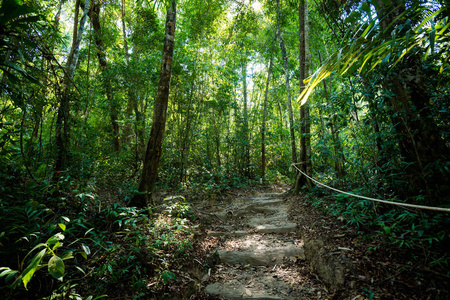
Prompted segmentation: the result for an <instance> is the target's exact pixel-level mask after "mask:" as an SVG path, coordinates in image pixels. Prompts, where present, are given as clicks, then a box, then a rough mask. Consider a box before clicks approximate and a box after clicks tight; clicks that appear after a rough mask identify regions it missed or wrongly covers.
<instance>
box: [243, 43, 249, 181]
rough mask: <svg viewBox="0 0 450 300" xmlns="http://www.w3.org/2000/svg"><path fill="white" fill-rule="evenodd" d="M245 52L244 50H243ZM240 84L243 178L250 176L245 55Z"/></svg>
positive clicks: (245, 56)
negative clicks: (242, 104) (242, 103)
mask: <svg viewBox="0 0 450 300" xmlns="http://www.w3.org/2000/svg"><path fill="white" fill-rule="evenodd" d="M244 51H245V49H244ZM242 77H243V78H242V80H243V81H242V83H243V94H244V128H243V135H244V157H243V163H244V165H243V169H244V174H245V176H247V177H249V176H250V139H249V127H248V104H247V55H245V54H244V58H243V61H242Z"/></svg>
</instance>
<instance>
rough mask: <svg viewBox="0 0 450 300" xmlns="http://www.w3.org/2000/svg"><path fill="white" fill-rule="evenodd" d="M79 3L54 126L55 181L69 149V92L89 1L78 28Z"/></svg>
mask: <svg viewBox="0 0 450 300" xmlns="http://www.w3.org/2000/svg"><path fill="white" fill-rule="evenodd" d="M79 4H80V2H79V1H76V7H75V16H76V17H75V19H74V38H73V40H72V47H71V49H70V53H69V57H68V59H67V62H66V71H65V73H64V82H63V91H62V96H61V100H60V103H59V107H58V114H57V117H56V125H55V142H56V153H57V154H56V155H57V157H56V162H55V172H54V174H53V180H57V179H58V176H59V174H60V172H62V171H64V169H65V168H66V158H67V148H68V147H69V144H70V140H69V117H70V100H69V99H70V97H69V90H70V87H71V86H72V84H73V75H74V73H75V67H76V66H77V62H78V56H79V53H80V51H79V50H80V43H81V38H82V36H83V32H84V27H85V24H86V18H87V14H88V10H89V0H86V1H85V3H84V9H83V16H82V17H81V20H80V25H79V27H78V30H77V26H78V11H79Z"/></svg>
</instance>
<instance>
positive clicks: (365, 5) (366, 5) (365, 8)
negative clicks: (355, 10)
mask: <svg viewBox="0 0 450 300" xmlns="http://www.w3.org/2000/svg"><path fill="white" fill-rule="evenodd" d="M359 8H360V9H362V10H363V11H365V12H366V13H367V14H368V15H369V16H370V15H371V14H370V5H369V3H367V2H363V3H361V6H360V7H359Z"/></svg>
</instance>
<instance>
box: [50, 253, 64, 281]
mask: <svg viewBox="0 0 450 300" xmlns="http://www.w3.org/2000/svg"><path fill="white" fill-rule="evenodd" d="M64 271H65V266H64V262H63V260H62V259H61V258H59V257H58V256H56V255H55V256H52V258H50V260H49V261H48V272H49V273H50V275H52V276H53V277H54V278H56V279H60V278H62V277H63V276H64Z"/></svg>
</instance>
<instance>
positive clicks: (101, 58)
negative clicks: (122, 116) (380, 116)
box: [89, 1, 120, 151]
mask: <svg viewBox="0 0 450 300" xmlns="http://www.w3.org/2000/svg"><path fill="white" fill-rule="evenodd" d="M100 4H101V2H100V1H98V2H96V1H93V2H92V4H91V8H90V11H89V17H90V18H91V23H92V27H93V28H94V33H95V34H94V39H95V44H96V46H97V57H98V63H99V65H100V70H101V72H102V80H103V88H104V89H105V92H106V98H107V99H108V103H109V106H110V112H109V117H110V120H111V128H112V134H113V148H114V151H120V128H119V123H118V119H119V111H118V105H117V103H116V100H115V97H114V95H113V91H112V86H111V80H110V78H109V75H108V74H107V73H108V62H107V60H106V53H105V46H104V43H103V34H102V28H101V25H100Z"/></svg>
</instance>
